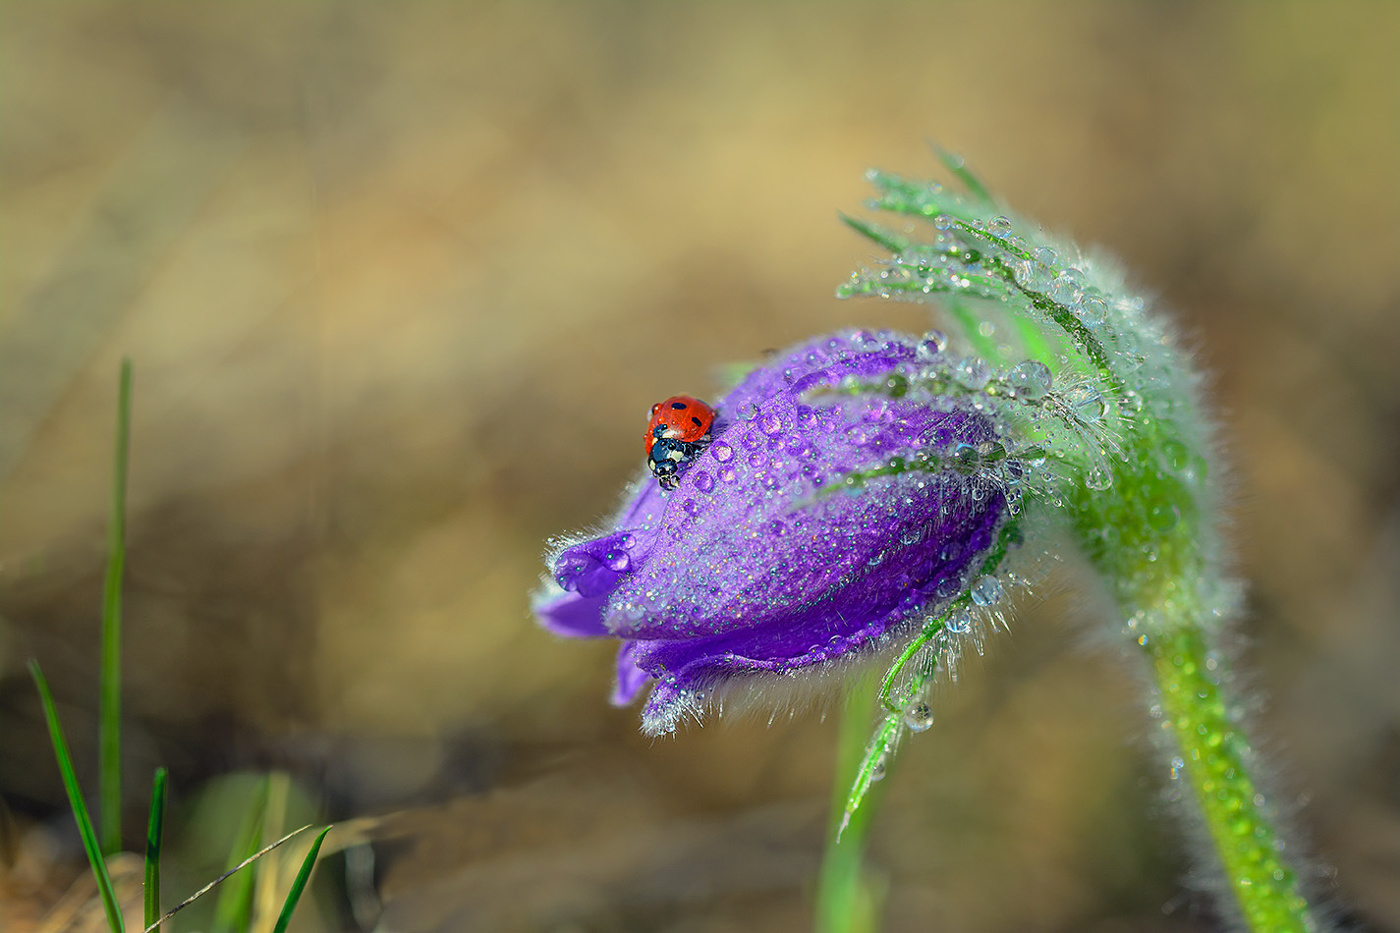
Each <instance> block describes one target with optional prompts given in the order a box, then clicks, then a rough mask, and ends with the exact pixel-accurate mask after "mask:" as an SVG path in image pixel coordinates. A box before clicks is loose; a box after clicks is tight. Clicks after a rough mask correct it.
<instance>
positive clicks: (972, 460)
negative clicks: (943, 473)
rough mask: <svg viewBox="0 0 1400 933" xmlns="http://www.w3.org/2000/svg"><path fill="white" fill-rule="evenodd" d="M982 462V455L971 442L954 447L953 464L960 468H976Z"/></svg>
mask: <svg viewBox="0 0 1400 933" xmlns="http://www.w3.org/2000/svg"><path fill="white" fill-rule="evenodd" d="M981 462H982V455H981V454H979V453H978V452H977V448H976V447H974V446H972V445H971V444H959V445H958V446H956V447H954V448H953V465H954V466H955V467H957V468H958V469H960V470H964V471H966V470H974V469H976V468H977V465H978V464H979V463H981Z"/></svg>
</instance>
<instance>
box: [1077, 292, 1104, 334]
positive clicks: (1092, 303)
mask: <svg viewBox="0 0 1400 933" xmlns="http://www.w3.org/2000/svg"><path fill="white" fill-rule="evenodd" d="M1075 315H1076V316H1077V317H1078V318H1079V320H1081V321H1083V322H1084V324H1085V326H1087V327H1100V326H1102V325H1103V323H1104V321H1107V320H1108V302H1106V301H1104V300H1103V299H1102V298H1100V297H1099V296H1098V295H1085V296H1084V299H1083V300H1082V301H1081V302H1080V303H1079V307H1078V308H1077V309H1075Z"/></svg>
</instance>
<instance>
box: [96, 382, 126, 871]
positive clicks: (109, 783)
mask: <svg viewBox="0 0 1400 933" xmlns="http://www.w3.org/2000/svg"><path fill="white" fill-rule="evenodd" d="M130 435H131V360H129V359H123V360H122V367H121V375H120V376H119V377H118V381H117V444H116V453H115V457H114V462H113V464H112V506H111V513H110V516H109V518H108V522H107V576H106V579H105V581H104V582H103V586H102V674H101V701H100V704H99V708H98V718H97V749H98V758H97V800H98V808H97V819H98V822H99V827H100V829H101V838H102V852H103V854H105V855H113V854H115V853H117V852H120V851H121V848H122V646H121V638H122V571H123V568H124V567H125V565H126V465H127V453H128V449H129V446H130Z"/></svg>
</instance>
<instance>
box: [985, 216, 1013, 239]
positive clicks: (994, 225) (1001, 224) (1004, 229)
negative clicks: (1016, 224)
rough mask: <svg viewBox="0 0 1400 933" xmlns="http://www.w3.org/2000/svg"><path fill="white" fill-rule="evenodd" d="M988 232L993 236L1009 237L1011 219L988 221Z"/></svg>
mask: <svg viewBox="0 0 1400 933" xmlns="http://www.w3.org/2000/svg"><path fill="white" fill-rule="evenodd" d="M987 232H988V233H990V234H991V235H992V236H1007V235H1008V234H1010V233H1011V218H1009V217H993V218H992V219H991V220H989V221H987Z"/></svg>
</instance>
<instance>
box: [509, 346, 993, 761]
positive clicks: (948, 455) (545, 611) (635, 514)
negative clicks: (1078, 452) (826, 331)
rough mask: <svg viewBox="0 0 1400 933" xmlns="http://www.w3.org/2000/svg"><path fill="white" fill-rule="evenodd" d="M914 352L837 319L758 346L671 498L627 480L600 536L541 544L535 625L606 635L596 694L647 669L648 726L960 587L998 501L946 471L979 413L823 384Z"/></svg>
mask: <svg viewBox="0 0 1400 933" xmlns="http://www.w3.org/2000/svg"><path fill="white" fill-rule="evenodd" d="M919 352H920V350H919V345H918V343H917V341H914V340H912V339H910V338H907V337H904V336H902V335H898V334H891V333H880V334H871V333H868V332H861V331H855V332H843V333H839V334H834V335H830V336H826V337H819V338H815V339H813V340H811V341H809V342H807V343H805V344H802V345H800V346H798V347H796V348H794V349H792V350H789V351H788V352H786V353H782V354H778V355H776V356H774V357H773V358H771V359H770V360H769V361H768V362H767V363H766V364H765V365H763V366H762V367H760V368H759V369H757V370H755V371H754V372H752V373H751V374H750V375H749V376H748V378H746V379H745V380H744V381H743V382H742V383H741V384H740V385H739V386H738V387H736V388H735V389H734V390H733V391H732V392H730V393H729V395H727V396H726V397H724V398H723V399H721V400H720V401H719V402H718V403H716V404H715V405H714V408H715V411H716V412H717V418H716V421H715V426H714V429H713V436H714V441H713V443H712V444H711V445H710V447H709V449H708V450H706V451H705V452H704V453H703V454H702V455H701V456H700V457H699V458H698V459H696V460H695V461H694V462H693V463H691V464H689V465H688V467H687V468H686V469H685V470H684V472H683V473H682V475H681V478H680V483H679V485H678V486H677V488H676V489H675V490H674V491H671V492H663V491H662V490H661V489H660V488H659V486H658V484H657V483H656V481H655V480H654V479H652V478H651V477H649V476H648V477H646V478H644V479H642V480H640V481H639V482H638V483H636V484H635V485H634V486H633V488H632V489H631V490H630V494H629V496H628V500H627V502H626V504H625V505H624V507H623V508H622V510H621V511H620V513H619V514H618V515H617V516H616V517H615V518H614V519H613V520H612V522H611V523H610V524H609V526H608V531H607V532H606V533H605V534H602V535H600V536H598V537H594V538H590V539H588V540H583V541H578V542H577V543H571V544H569V545H567V546H565V547H562V548H561V549H559V550H558V551H557V552H556V553H555V554H554V555H553V557H552V560H551V564H552V569H553V573H554V581H555V583H556V584H557V585H547V586H546V589H545V590H544V591H543V592H542V593H540V594H539V596H538V597H537V599H536V604H535V610H536V612H537V614H538V615H539V617H540V620H541V622H542V623H543V624H544V626H545V627H546V628H548V629H550V630H551V631H553V632H556V633H558V634H560V635H567V636H573V637H599V638H616V639H618V640H619V641H621V643H622V644H621V649H620V651H619V652H618V659H617V684H616V687H615V689H614V691H613V697H612V699H613V702H614V703H616V704H619V705H621V704H625V703H628V702H630V701H631V700H632V699H633V698H635V697H636V695H637V694H638V693H639V692H640V691H641V689H642V688H643V687H644V686H645V685H646V684H647V683H648V682H649V681H654V682H655V683H654V686H653V687H652V691H651V696H650V698H649V700H648V701H647V704H646V708H645V710H644V712H643V727H644V729H645V730H646V731H647V732H649V733H653V734H657V733H663V732H671V731H674V729H675V726H676V724H677V722H679V721H680V719H681V718H683V717H684V716H686V715H695V714H698V713H699V711H700V710H701V708H702V707H703V706H704V705H706V704H707V703H708V702H710V701H711V700H713V699H715V697H716V693H718V692H721V691H725V690H728V689H729V688H730V687H732V686H733V684H734V683H735V682H736V681H738V680H739V679H741V678H744V679H748V680H754V679H759V680H763V679H768V680H776V679H778V678H779V676H780V675H794V674H796V673H798V672H801V671H804V670H808V669H813V668H819V667H821V666H823V665H831V664H833V662H840V661H844V660H847V659H851V658H856V657H862V656H867V655H869V654H871V653H873V652H874V651H876V650H878V649H880V648H881V647H884V646H885V645H886V644H887V643H888V642H890V641H891V640H893V639H897V638H899V637H901V636H905V637H907V636H909V635H910V634H912V632H913V631H914V630H916V629H917V627H918V624H919V621H920V620H921V619H923V618H925V617H926V616H928V615H929V614H930V613H932V612H936V611H938V610H939V608H940V607H942V606H945V605H946V604H947V603H948V602H950V601H951V600H952V599H954V598H955V597H957V596H958V595H960V594H962V593H964V592H965V591H966V589H967V586H968V582H969V579H970V577H971V576H972V575H973V574H975V573H976V572H977V571H978V569H979V567H980V565H981V562H982V560H983V558H984V557H985V556H986V555H987V553H988V552H989V551H990V550H991V548H992V546H993V543H994V542H995V541H996V538H997V533H998V529H999V526H1000V524H1001V522H1002V521H1003V519H1004V518H1005V516H1006V514H1007V507H1006V500H1005V498H1004V497H1003V495H1002V492H1001V489H1000V487H999V486H998V485H997V484H996V483H994V482H992V481H990V480H988V479H987V478H985V477H984V476H981V475H978V474H977V473H976V472H975V471H966V470H959V469H955V468H953V467H952V466H951V465H949V464H951V463H953V462H955V461H956V457H955V456H954V451H955V450H968V449H976V448H977V447H978V445H982V449H983V450H985V449H986V446H987V445H988V444H989V443H991V442H993V441H995V439H996V435H995V432H994V430H993V426H992V422H991V420H990V419H989V418H987V417H986V416H985V415H984V414H982V413H980V412H979V411H977V410H975V409H974V408H973V407H972V406H971V405H968V404H959V403H955V402H954V401H953V400H951V399H947V398H931V397H929V396H928V395H927V394H923V395H922V396H920V395H919V393H909V394H901V393H900V392H899V391H898V389H897V388H896V390H895V391H890V392H886V393H882V394H874V393H864V394H862V393H856V392H845V393H843V392H833V391H829V390H832V389H839V388H841V386H842V383H843V380H846V385H847V386H849V385H851V383H852V381H855V382H858V383H860V384H870V383H872V382H874V383H880V382H882V381H883V380H886V379H893V380H894V382H893V383H892V385H894V386H896V387H900V383H899V380H900V379H902V378H904V375H903V374H904V373H906V372H910V371H914V370H916V369H917V367H918V366H919V365H920V363H919V360H920V356H919ZM823 389H825V390H828V391H821V390H823ZM962 445H970V446H969V447H963V446H962ZM901 462H903V463H904V464H906V465H907V466H906V467H905V468H904V469H903V470H901V469H900V464H901ZM891 464H893V467H891ZM939 464H943V465H944V466H939ZM882 467H883V468H884V469H883V470H881V474H882V475H877V476H867V477H864V478H860V479H857V480H855V481H853V482H849V483H847V484H846V488H835V489H833V488H831V487H832V486H833V485H839V484H843V483H844V482H845V481H847V480H848V478H850V477H852V475H853V474H855V473H857V472H860V471H865V472H867V473H868V472H869V471H871V470H872V469H879V468H882Z"/></svg>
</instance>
